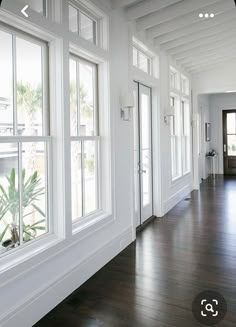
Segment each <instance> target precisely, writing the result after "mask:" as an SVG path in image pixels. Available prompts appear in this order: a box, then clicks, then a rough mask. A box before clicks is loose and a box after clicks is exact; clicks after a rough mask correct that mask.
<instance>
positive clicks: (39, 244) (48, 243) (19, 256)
mask: <svg viewBox="0 0 236 327" xmlns="http://www.w3.org/2000/svg"><path fill="white" fill-rule="evenodd" d="M62 240H63V239H62V238H59V237H58V236H56V235H55V234H48V235H46V236H43V237H41V238H40V239H38V240H35V241H32V243H28V244H24V245H22V246H20V247H18V248H16V249H14V250H12V251H8V252H5V253H3V254H2V255H0V263H1V268H0V274H2V273H4V272H7V271H8V270H10V269H12V268H15V267H16V266H18V265H20V264H22V263H24V262H25V261H26V260H29V259H31V258H33V257H35V256H37V255H39V254H40V253H42V252H44V251H45V250H47V249H49V248H51V247H53V246H55V245H57V244H58V243H60V242H61V241H62Z"/></svg>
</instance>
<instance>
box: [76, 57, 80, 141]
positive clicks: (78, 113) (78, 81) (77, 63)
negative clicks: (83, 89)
mask: <svg viewBox="0 0 236 327" xmlns="http://www.w3.org/2000/svg"><path fill="white" fill-rule="evenodd" d="M76 97H77V136H79V135H80V70H79V61H78V60H76Z"/></svg>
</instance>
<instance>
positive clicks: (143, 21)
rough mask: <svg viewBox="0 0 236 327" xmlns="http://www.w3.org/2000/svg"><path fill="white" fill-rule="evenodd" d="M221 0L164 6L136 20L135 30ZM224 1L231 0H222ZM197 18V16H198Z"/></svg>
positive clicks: (205, 0) (204, 0)
mask: <svg viewBox="0 0 236 327" xmlns="http://www.w3.org/2000/svg"><path fill="white" fill-rule="evenodd" d="M218 1H221V0H197V1H196V0H186V1H183V2H179V3H177V4H175V5H173V6H170V7H167V8H164V9H162V10H159V11H157V12H154V13H151V14H149V15H146V16H144V17H142V18H139V19H138V20H137V31H141V30H145V29H147V28H150V27H152V26H155V25H157V24H161V23H164V22H167V21H170V20H172V19H174V18H176V17H180V16H184V15H186V14H189V13H190V12H193V11H195V10H198V9H203V8H204V7H206V6H208V5H210V4H213V3H216V2H218ZM223 1H225V2H228V1H232V0H223ZM198 19H199V18H198Z"/></svg>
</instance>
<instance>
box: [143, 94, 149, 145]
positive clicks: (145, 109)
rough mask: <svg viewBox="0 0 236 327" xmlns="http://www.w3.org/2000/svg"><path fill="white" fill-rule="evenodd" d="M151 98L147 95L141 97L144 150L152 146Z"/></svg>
mask: <svg viewBox="0 0 236 327" xmlns="http://www.w3.org/2000/svg"><path fill="white" fill-rule="evenodd" d="M150 110H151V108H150V96H149V95H147V94H142V95H141V121H142V149H149V148H150V146H151V144H150V132H151V126H150V120H151V117H150Z"/></svg>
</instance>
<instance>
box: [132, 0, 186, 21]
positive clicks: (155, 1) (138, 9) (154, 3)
mask: <svg viewBox="0 0 236 327" xmlns="http://www.w3.org/2000/svg"><path fill="white" fill-rule="evenodd" d="M182 1H183V0H150V1H143V2H141V3H139V4H137V5H134V6H132V7H130V8H128V9H127V10H126V17H127V19H128V20H136V19H138V18H140V17H143V16H146V15H148V14H151V13H153V12H154V11H158V10H160V9H163V8H166V7H168V6H171V5H173V4H175V3H178V2H182Z"/></svg>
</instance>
